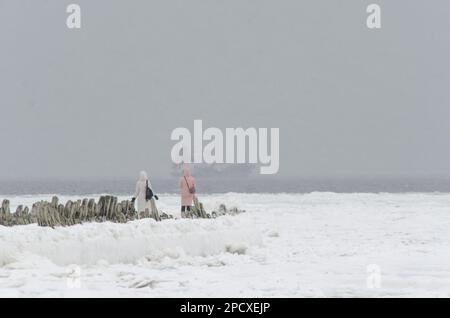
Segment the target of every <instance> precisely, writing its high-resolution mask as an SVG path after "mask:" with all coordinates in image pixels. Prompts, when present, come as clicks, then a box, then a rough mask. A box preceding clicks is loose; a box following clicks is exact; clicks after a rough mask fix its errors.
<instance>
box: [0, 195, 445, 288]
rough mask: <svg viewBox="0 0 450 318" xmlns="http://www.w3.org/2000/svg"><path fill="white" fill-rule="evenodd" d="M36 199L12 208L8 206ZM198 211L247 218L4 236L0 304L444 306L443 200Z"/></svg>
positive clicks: (279, 199) (33, 230)
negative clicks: (261, 301) (278, 300)
mask: <svg viewBox="0 0 450 318" xmlns="http://www.w3.org/2000/svg"><path fill="white" fill-rule="evenodd" d="M48 197H51V196H48ZM93 197H95V196H93ZM40 198H42V199H45V198H47V197H45V196H39V197H37V196H33V197H15V198H10V199H11V205H12V206H15V205H18V204H26V202H24V201H26V200H29V201H30V202H31V201H37V200H39V199H40ZM66 199H72V198H70V197H66ZM202 201H203V202H204V203H205V206H206V207H207V208H215V207H216V206H217V204H219V203H222V202H225V203H228V204H230V205H236V206H239V207H241V208H243V209H245V210H246V211H247V212H246V213H243V214H240V215H237V216H225V217H221V218H218V219H214V220H168V221H164V222H160V223H157V222H155V221H153V220H139V221H133V222H129V223H127V224H113V223H98V224H95V223H92V224H84V225H76V226H73V227H68V228H57V229H55V230H52V229H50V228H39V227H37V226H36V225H27V226H17V227H12V228H6V227H0V297H1V296H13V297H14V296H31V297H33V296H44V297H59V296H63V297H64V296H75V297H76V296H87V297H95V296H124V297H127V296H137V297H198V296H205V297H255V296H261V297H281V296H286V297H299V296H300V297H301V296H305V297H314V296H315V297H322V296H330V297H340V296H363V297H372V296H383V297H394V296H395V297H397V296H399V297H402V296H447V297H448V296H450V253H449V252H448V251H450V231H449V228H450V194H439V193H429V194H424V193H410V194H389V193H382V194H363V193H359V194H358V193H355V194H336V193H310V194H234V193H229V194H221V195H208V196H204V197H202ZM178 203H179V202H178V197H177V196H172V195H165V196H162V198H161V200H160V201H159V203H158V204H159V206H160V207H161V208H162V209H164V210H167V211H174V212H175V211H177V210H178ZM374 268H375V269H376V270H375V272H373V269H374ZM374 275H375V277H374ZM373 281H375V282H378V283H379V284H378V285H377V284H371V283H370V282H373Z"/></svg>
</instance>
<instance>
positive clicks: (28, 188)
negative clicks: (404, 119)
mask: <svg viewBox="0 0 450 318" xmlns="http://www.w3.org/2000/svg"><path fill="white" fill-rule="evenodd" d="M178 180H179V179H178V178H176V177H172V178H164V179H162V178H152V179H151V181H152V185H153V188H154V190H155V192H156V193H178ZM135 182H136V180H134V179H132V178H98V179H94V178H89V179H48V180H44V179H33V180H25V179H22V180H21V179H17V180H0V196H6V195H34V194H61V195H86V194H101V193H108V194H115V195H130V196H132V195H133V193H134V188H135ZM197 183H198V187H197V189H198V193H199V194H201V193H205V194H209V193H227V192H240V193H283V192H286V193H309V192H337V193H355V192H368V193H377V192H391V193H402V192H450V179H448V178H329V179H326V178H279V177H276V178H267V177H257V176H256V177H247V178H241V179H238V178H237V177H233V178H227V177H223V178H198V177H197Z"/></svg>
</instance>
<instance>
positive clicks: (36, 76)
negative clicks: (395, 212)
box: [0, 0, 450, 178]
mask: <svg viewBox="0 0 450 318" xmlns="http://www.w3.org/2000/svg"><path fill="white" fill-rule="evenodd" d="M70 3H78V4H80V6H81V12H82V28H81V30H69V29H68V28H67V27H66V24H65V21H66V17H67V15H68V14H67V13H66V12H65V11H66V10H65V9H66V6H67V5H68V4H70ZM370 3H378V4H380V5H381V7H382V29H381V30H369V29H367V27H366V24H365V20H366V17H367V14H366V7H367V5H368V4H370ZM449 16H450V3H449V2H448V1H445V0H435V1H432V2H427V1H418V0H415V1H411V0H401V1H400V0H398V1H380V0H371V1H332V0H328V1H318V0H308V1H299V0H292V1H286V0H281V1H273V0H272V1H267V0H228V1H211V0H202V1H200V0H189V1H186V0H179V1H173V0H168V1H167V0H165V1H162V0H161V1H131V2H130V1H111V0H108V1H106V0H96V1H81V0H71V1H61V0H53V1H43V0H39V1H32V0H29V1H23V0H0V118H1V122H0V145H1V148H0V178H15V177H21V178H22V177H73V176H78V177H103V176H135V175H137V173H138V172H139V171H140V170H142V169H146V170H147V171H148V172H149V173H150V175H153V176H164V175H166V174H168V173H169V171H170V168H171V159H170V150H171V148H172V146H173V145H174V142H173V141H171V140H170V134H171V132H172V130H173V129H174V128H176V127H187V128H189V129H192V127H193V120H194V119H202V120H203V125H204V127H205V128H206V127H219V128H222V129H225V128H226V127H244V128H247V127H267V128H271V127H277V128H280V171H279V174H280V175H281V176H287V175H294V176H300V177H301V176H318V177H324V176H326V177H333V176H372V177H380V176H394V177H395V176H450V142H449V138H450V125H449V123H448V121H449V118H450V103H449V102H450V95H449V87H450V85H449V84H450V78H449V77H450V75H449V56H450V37H449V34H448V30H450V19H449V18H448V17H449Z"/></svg>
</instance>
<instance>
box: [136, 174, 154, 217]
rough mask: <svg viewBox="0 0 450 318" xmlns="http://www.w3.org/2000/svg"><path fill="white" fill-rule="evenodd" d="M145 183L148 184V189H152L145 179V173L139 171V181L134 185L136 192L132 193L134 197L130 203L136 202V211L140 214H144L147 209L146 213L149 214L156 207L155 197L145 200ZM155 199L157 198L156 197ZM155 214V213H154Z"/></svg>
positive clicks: (146, 178)
mask: <svg viewBox="0 0 450 318" xmlns="http://www.w3.org/2000/svg"><path fill="white" fill-rule="evenodd" d="M147 182H148V187H149V188H150V189H153V188H152V184H151V183H150V180H148V177H147V172H145V171H141V173H140V174H139V180H138V182H137V183H136V191H135V193H134V197H133V199H132V201H133V202H134V201H135V200H136V201H137V211H138V212H139V213H140V212H145V210H146V209H148V211H149V212H150V213H151V212H153V211H154V210H156V205H155V197H156V196H155V197H153V198H152V199H151V200H148V201H147V200H146V190H147ZM156 198H157V197H156ZM155 212H157V211H155Z"/></svg>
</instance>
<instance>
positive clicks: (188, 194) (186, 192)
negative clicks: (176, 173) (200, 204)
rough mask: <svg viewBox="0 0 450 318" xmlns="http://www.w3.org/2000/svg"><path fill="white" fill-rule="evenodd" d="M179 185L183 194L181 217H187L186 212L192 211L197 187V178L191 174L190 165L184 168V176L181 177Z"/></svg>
mask: <svg viewBox="0 0 450 318" xmlns="http://www.w3.org/2000/svg"><path fill="white" fill-rule="evenodd" d="M179 187H180V194H181V217H185V216H186V212H190V211H191V207H192V200H193V199H194V195H195V187H196V184H195V178H194V177H193V176H191V171H190V170H189V167H184V168H183V176H182V177H181V178H180V182H179Z"/></svg>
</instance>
